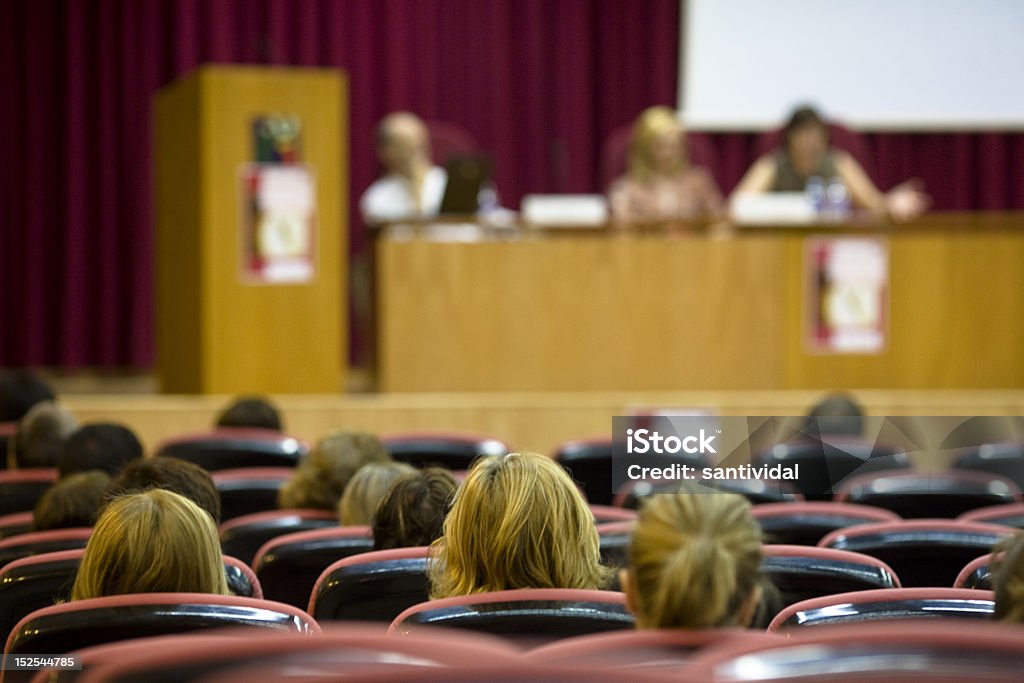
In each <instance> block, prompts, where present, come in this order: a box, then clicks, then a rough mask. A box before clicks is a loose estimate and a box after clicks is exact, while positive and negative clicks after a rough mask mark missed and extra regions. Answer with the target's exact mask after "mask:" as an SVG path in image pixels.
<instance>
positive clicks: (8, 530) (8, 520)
mask: <svg viewBox="0 0 1024 683" xmlns="http://www.w3.org/2000/svg"><path fill="white" fill-rule="evenodd" d="M32 516H33V515H32V512H31V511H29V512H13V513H11V514H9V515H3V516H2V517H0V539H4V538H9V537H11V536H17V535H19V534H27V533H29V532H30V531H32Z"/></svg>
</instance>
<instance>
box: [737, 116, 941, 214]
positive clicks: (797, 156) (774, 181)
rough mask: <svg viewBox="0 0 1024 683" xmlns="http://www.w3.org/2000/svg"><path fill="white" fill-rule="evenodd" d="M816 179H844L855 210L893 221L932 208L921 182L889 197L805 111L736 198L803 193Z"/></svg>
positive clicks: (750, 174) (821, 123)
mask: <svg viewBox="0 0 1024 683" xmlns="http://www.w3.org/2000/svg"><path fill="white" fill-rule="evenodd" d="M814 178H816V179H817V180H818V182H821V183H828V182H829V181H830V180H831V179H838V180H840V181H841V182H842V186H843V187H844V188H845V191H846V192H847V193H848V195H849V197H848V198H849V200H850V201H851V203H852V205H853V206H855V207H859V208H862V209H868V210H869V211H872V212H875V213H878V214H884V215H888V216H889V217H890V218H892V219H893V220H908V219H911V218H913V217H915V216H917V215H919V214H921V213H923V212H924V211H925V210H927V208H928V205H929V204H930V203H931V200H930V198H929V197H928V195H926V194H924V192H922V190H921V187H920V182H918V181H908V182H906V183H903V184H901V185H897V186H896V187H894V188H892V189H891V190H889V191H888V192H885V193H883V192H882V191H881V190H879V189H878V187H876V186H875V184H874V182H872V180H871V178H870V177H868V174H867V173H866V172H865V171H864V169H863V168H862V167H861V165H860V164H859V163H857V160H856V159H854V158H853V157H852V156H851V155H850V154H848V153H847V152H844V151H842V150H839V149H835V148H833V147H830V146H829V139H828V125H827V124H826V122H825V120H824V119H823V118H822V116H821V114H819V113H818V112H817V111H815V110H814V109H813V108H811V107H800V108H798V109H797V110H796V111H794V112H793V113H792V115H791V116H790V118H789V121H787V122H786V125H785V126H783V128H782V144H781V146H780V147H779V149H778V150H777V151H775V152H772V153H770V154H767V155H765V156H763V157H761V158H760V159H758V160H757V161H756V162H755V163H754V165H753V166H751V167H750V170H749V171H747V174H746V175H745V176H744V177H743V179H742V180H741V181H740V183H739V185H737V186H736V189H735V190H733V196H734V197H735V196H738V195H743V194H758V193H762V192H803V191H804V190H805V188H806V187H807V185H808V183H809V182H810V181H811V180H812V179H814Z"/></svg>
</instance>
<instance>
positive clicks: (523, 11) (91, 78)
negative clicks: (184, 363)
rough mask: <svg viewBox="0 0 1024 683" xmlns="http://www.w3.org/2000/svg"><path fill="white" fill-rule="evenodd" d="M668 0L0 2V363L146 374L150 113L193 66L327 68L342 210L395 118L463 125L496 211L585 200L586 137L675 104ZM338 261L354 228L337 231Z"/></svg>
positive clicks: (356, 241) (674, 4)
mask: <svg viewBox="0 0 1024 683" xmlns="http://www.w3.org/2000/svg"><path fill="white" fill-rule="evenodd" d="M678 5H679V3H678V0H645V1H644V2H632V1H631V0H590V1H580V0H488V1H486V2H481V1H480V0H145V1H144V2H139V1H138V0H32V1H31V2H4V3H0V70H2V71H0V92H2V93H4V95H5V97H4V100H5V104H4V106H3V107H0V127H2V130H4V131H7V132H8V134H7V135H6V136H5V138H6V143H5V154H4V163H2V164H0V192H2V194H0V204H2V207H0V211H2V213H0V216H2V218H0V288H2V296H0V326H2V328H3V331H4V332H3V335H2V337H0V365H54V366H64V367H80V366H109V367H114V366H139V367H146V366H148V365H150V364H151V363H152V361H153V332H152V311H151V307H152V283H151V281H152V259H151V250H152V241H153V236H152V217H151V214H152V206H151V192H152V191H151V187H150V180H151V171H150V163H151V154H150V148H151V105H152V99H153V95H154V93H155V91H156V89H157V88H159V87H160V86H162V85H164V84H166V83H168V82H170V81H172V80H173V79H175V78H176V77H178V76H179V75H182V74H184V73H186V72H188V71H190V70H192V69H193V68H195V67H196V66H198V65H200V64H203V63H210V62H220V63H247V64H289V65H309V66H333V67H341V68H343V69H345V70H346V71H347V72H348V75H349V79H350V88H351V91H350V95H351V111H350V115H351V128H350V135H351V186H350V188H349V194H350V197H351V199H352V203H353V204H354V202H355V200H356V199H357V198H358V197H359V195H360V194H361V193H362V191H363V190H364V189H365V188H366V187H367V185H369V183H370V182H371V181H372V179H373V178H374V176H375V174H376V163H375V160H374V155H373V149H372V139H373V138H372V130H373V126H374V124H375V122H376V121H377V120H378V119H379V118H380V117H381V116H383V115H384V114H385V113H387V112H389V111H392V110H395V109H409V110H412V111H415V112H417V113H419V114H421V115H422V116H423V117H424V118H428V119H438V120H445V121H450V122H453V123H456V124H459V125H461V126H464V127H465V128H467V129H468V130H469V131H470V132H471V133H472V134H473V135H474V136H475V137H476V138H477V139H478V141H479V142H480V143H481V145H482V146H483V147H484V148H485V149H487V150H490V151H491V152H492V153H493V155H494V157H495V161H496V167H497V182H498V185H499V188H500V189H501V192H502V199H503V200H504V202H505V203H506V204H507V205H509V206H516V205H518V200H519V197H521V196H522V195H523V194H524V193H527V192H539V191H585V190H589V189H592V188H593V186H594V184H595V179H596V174H597V169H598V163H597V159H596V155H597V154H598V150H599V149H600V142H601V140H602V139H603V137H604V136H605V135H606V134H607V132H608V131H609V130H611V129H612V128H613V127H615V126H617V125H620V124H622V123H624V122H626V121H628V120H630V119H631V118H632V117H634V116H635V115H636V114H637V113H638V112H639V111H641V110H642V109H643V108H644V107H646V106H649V105H651V104H671V103H672V102H674V100H675V84H676V63H677V43H678ZM352 226H353V232H352V238H351V242H352V244H351V248H352V249H353V250H355V251H358V250H360V249H361V248H362V247H363V245H364V243H365V235H364V234H363V232H362V231H361V230H360V226H358V224H357V223H355V222H353V223H352Z"/></svg>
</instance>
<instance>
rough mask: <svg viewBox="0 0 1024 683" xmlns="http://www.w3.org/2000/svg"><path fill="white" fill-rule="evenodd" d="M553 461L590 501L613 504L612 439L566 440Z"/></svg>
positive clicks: (556, 452)
mask: <svg viewBox="0 0 1024 683" xmlns="http://www.w3.org/2000/svg"><path fill="white" fill-rule="evenodd" d="M554 458H555V461H556V462H558V464H560V465H561V466H562V467H563V468H564V469H565V471H566V472H568V473H569V476H570V477H572V478H573V481H575V482H576V483H577V485H579V487H580V488H581V489H582V490H583V495H585V496H586V497H587V500H589V501H590V502H591V503H597V504H599V505H611V502H612V499H613V498H614V491H612V440H611V439H608V438H597V439H576V440H574V441H567V442H566V443H563V444H562V445H561V446H559V447H558V449H557V450H556V451H555V455H554Z"/></svg>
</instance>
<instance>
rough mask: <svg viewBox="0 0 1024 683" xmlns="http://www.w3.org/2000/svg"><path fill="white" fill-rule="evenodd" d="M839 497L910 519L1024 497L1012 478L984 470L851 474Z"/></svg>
mask: <svg viewBox="0 0 1024 683" xmlns="http://www.w3.org/2000/svg"><path fill="white" fill-rule="evenodd" d="M836 500H838V501H842V502H847V503H858V504H860V505H872V506H874V507H880V508H884V509H886V510H892V511H893V512H895V513H896V514H898V515H900V516H901V517H904V518H906V519H912V518H931V517H956V516H957V515H960V514H963V513H964V512H967V511H968V510H974V509H977V508H981V507H987V506H990V505H999V504H1005V503H1013V502H1018V501H1020V500H1021V491H1020V489H1019V488H1017V485H1016V484H1014V483H1013V482H1012V481H1010V480H1009V479H1006V478H1005V477H1000V476H999V475H996V474H986V473H983V472H968V471H966V470H963V471H948V472H938V473H923V472H893V473H874V474H866V475H863V476H857V477H851V478H850V479H847V480H846V481H844V482H843V483H842V485H841V486H840V487H839V488H838V489H837V490H836Z"/></svg>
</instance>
